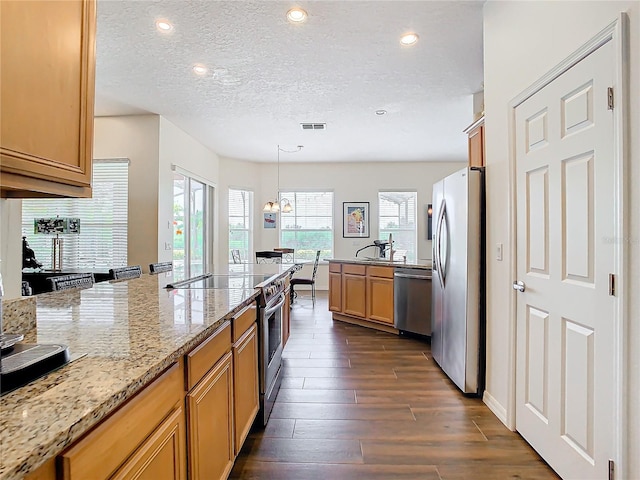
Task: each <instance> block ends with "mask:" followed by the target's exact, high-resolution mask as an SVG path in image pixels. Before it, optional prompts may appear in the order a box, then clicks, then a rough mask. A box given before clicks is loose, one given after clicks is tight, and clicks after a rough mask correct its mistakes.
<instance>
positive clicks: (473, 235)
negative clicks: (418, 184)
mask: <svg viewBox="0 0 640 480" xmlns="http://www.w3.org/2000/svg"><path fill="white" fill-rule="evenodd" d="M432 215H433V217H432V218H433V219H434V221H435V228H434V230H433V231H434V235H433V242H432V245H433V272H432V277H433V278H432V281H431V284H432V299H431V354H432V355H433V358H434V360H435V361H436V362H437V363H438V365H440V367H441V368H442V370H443V371H444V372H445V373H446V374H447V375H448V376H449V378H450V379H451V380H452V381H453V382H454V383H455V384H456V385H457V386H458V387H459V388H460V390H462V391H463V392H464V393H468V394H476V395H480V394H482V391H483V390H484V371H485V322H484V309H485V307H484V305H485V302H484V297H485V294H484V278H485V262H484V251H485V241H484V238H485V227H484V225H485V222H484V217H485V216H484V169H483V168H482V167H470V168H464V169H462V170H460V171H458V172H456V173H453V174H451V175H449V176H448V177H446V178H444V179H442V180H440V181H439V182H437V183H435V184H434V185H433V213H432Z"/></svg>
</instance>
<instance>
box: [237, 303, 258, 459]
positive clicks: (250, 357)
mask: <svg viewBox="0 0 640 480" xmlns="http://www.w3.org/2000/svg"><path fill="white" fill-rule="evenodd" d="M249 313H253V314H254V319H255V310H252V311H250V312H249ZM233 380H234V383H233V416H234V430H233V442H234V453H235V454H236V455H238V453H240V449H241V448H242V444H243V443H244V441H245V439H246V438H247V435H249V430H250V429H251V425H253V421H254V420H255V418H256V415H258V410H259V408H260V392H259V385H258V380H259V372H258V325H257V324H256V323H255V322H254V323H253V324H252V325H251V327H249V328H248V329H247V331H246V332H244V334H243V335H242V336H241V337H240V338H239V339H238V340H237V341H236V342H235V343H234V344H233Z"/></svg>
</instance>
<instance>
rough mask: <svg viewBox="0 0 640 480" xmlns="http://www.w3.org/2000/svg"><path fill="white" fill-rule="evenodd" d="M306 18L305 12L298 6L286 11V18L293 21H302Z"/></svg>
mask: <svg viewBox="0 0 640 480" xmlns="http://www.w3.org/2000/svg"><path fill="white" fill-rule="evenodd" d="M306 19H307V12H305V11H304V10H303V9H301V8H299V7H293V8H292V9H291V10H289V11H288V12H287V20H289V21H290V22H293V23H302V22H304V21H305V20H306Z"/></svg>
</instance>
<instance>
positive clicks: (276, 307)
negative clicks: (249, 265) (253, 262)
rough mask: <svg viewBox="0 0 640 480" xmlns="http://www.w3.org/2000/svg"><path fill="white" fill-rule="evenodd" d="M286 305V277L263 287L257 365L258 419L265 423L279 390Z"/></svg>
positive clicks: (260, 300) (260, 303)
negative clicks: (258, 389) (258, 390)
mask: <svg viewBox="0 0 640 480" xmlns="http://www.w3.org/2000/svg"><path fill="white" fill-rule="evenodd" d="M284 306H285V279H284V278H279V279H276V280H274V281H272V282H270V284H269V285H267V286H265V287H263V288H262V292H261V294H260V298H259V301H258V311H259V315H258V335H259V338H260V343H259V345H260V348H259V351H258V359H259V362H258V367H259V370H260V412H259V413H258V416H259V417H258V418H259V421H261V422H262V425H266V424H267V421H268V420H269V416H270V415H271V410H272V409H273V404H274V403H275V401H276V396H277V395H278V391H279V390H280V384H281V382H282V377H281V376H280V374H281V371H282V349H283V345H282V319H283V312H282V310H283V308H284Z"/></svg>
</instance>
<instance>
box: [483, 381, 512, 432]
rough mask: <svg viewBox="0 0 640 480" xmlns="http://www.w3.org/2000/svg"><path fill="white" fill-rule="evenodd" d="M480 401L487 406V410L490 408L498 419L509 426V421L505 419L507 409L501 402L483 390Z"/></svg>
mask: <svg viewBox="0 0 640 480" xmlns="http://www.w3.org/2000/svg"><path fill="white" fill-rule="evenodd" d="M482 401H483V402H484V404H485V405H486V406H487V407H489V410H491V412H492V413H493V414H494V415H495V416H496V417H498V420H500V421H501V422H502V423H504V424H505V426H506V427H507V428H510V427H509V422H508V421H507V409H506V408H504V407H503V406H502V404H501V403H500V402H498V400H496V399H495V398H494V396H493V395H491V394H490V393H489V392H488V391H486V390H485V391H484V394H483V395H482Z"/></svg>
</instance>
